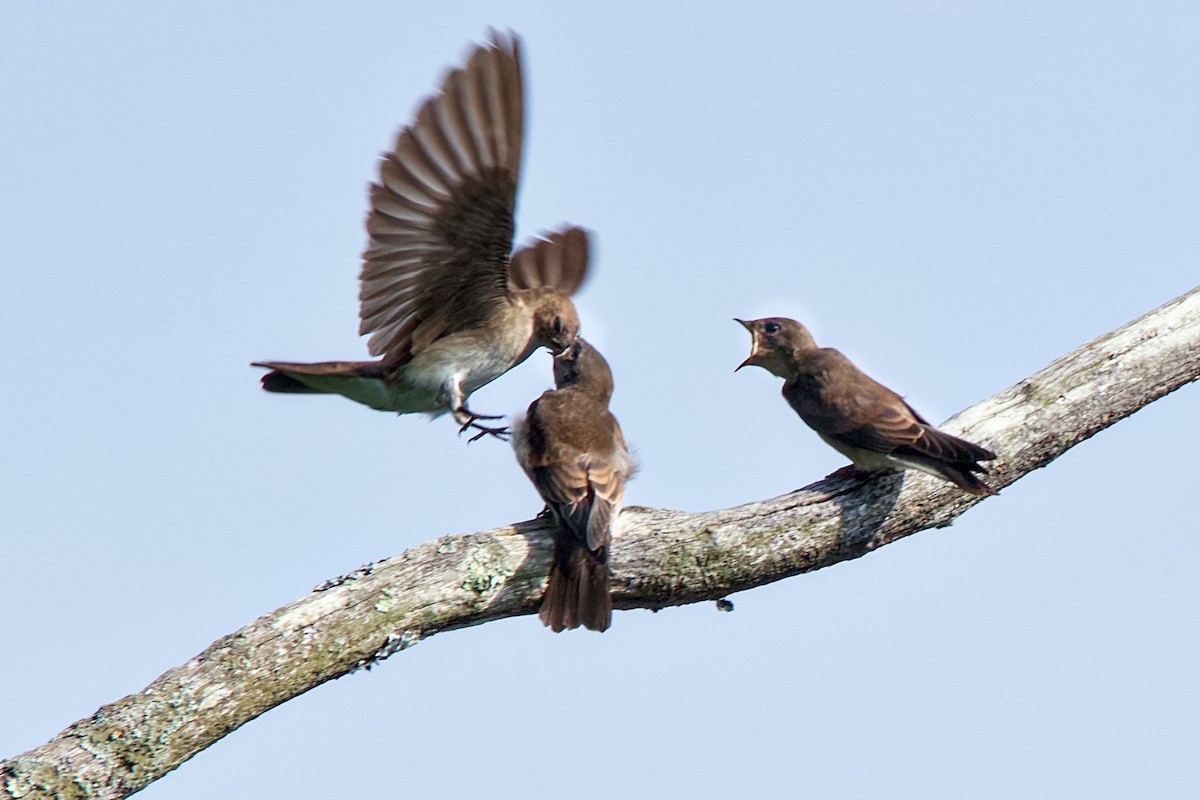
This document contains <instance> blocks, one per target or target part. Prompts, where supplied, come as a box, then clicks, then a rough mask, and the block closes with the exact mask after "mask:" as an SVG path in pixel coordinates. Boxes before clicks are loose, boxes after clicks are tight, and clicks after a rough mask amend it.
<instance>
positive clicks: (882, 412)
mask: <svg viewBox="0 0 1200 800" xmlns="http://www.w3.org/2000/svg"><path fill="white" fill-rule="evenodd" d="M734 321H735V322H739V323H741V324H742V325H743V326H744V327H745V328H746V330H748V331H750V336H751V337H752V343H751V348H750V356H749V357H748V358H747V359H746V360H745V361H743V362H742V363H741V364H740V365H738V367H737V369H735V370H734V372H736V371H737V370H739V369H741V368H742V367H747V366H756V367H762V368H763V369H765V370H767V371H768V372H770V373H771V374H772V375H776V376H778V377H780V378H783V396H784V399H786V400H787V402H788V405H790V406H791V407H792V410H793V411H795V412H796V413H797V414H799V415H800V419H802V420H804V422H805V424H807V425H808V427H810V428H812V429H813V430H814V431H816V432H817V435H818V436H820V437H821V438H822V439H823V440H824V441H825V443H826V444H828V445H829V446H830V447H832V448H833V449H834V450H837V451H838V452H839V453H841V454H842V455H844V456H847V457H848V458H849V459H850V460H851V461H852V462H854V467H855V468H856V469H858V470H860V471H863V472H876V471H879V470H885V469H915V470H920V471H921V472H926V473H928V474H930V475H934V476H936V477H939V478H942V479H943V480H947V481H949V482H950V483H953V484H954V485H955V486H957V487H959V488H960V489H962V490H963V491H966V492H969V493H970V494H973V495H981V496H982V495H992V494H996V490H995V489H993V488H992V487H991V486H989V485H987V484H986V483H984V482H983V481H982V480H981V479H980V478H979V477H978V476H977V475H976V473H986V472H987V470H986V469H984V468H983V467H982V466H980V464H979V462H980V461H991V460H993V459H994V458H996V454H995V453H993V452H992V451H991V450H988V449H986V448H983V447H980V446H979V445H977V444H972V443H971V442H968V441H965V440H963V439H959V438H958V437H955V436H951V435H950V434H948V433H943V432H942V431H940V430H938V429H937V428H935V427H933V426H932V425H930V424H929V422H928V421H926V420H925V418H924V417H922V416H921V415H920V414H918V413H917V412H916V411H915V410H913V407H912V406H910V405H909V404H908V403H906V402H905V401H904V398H902V397H901V396H900V395H898V394H896V393H895V392H893V391H892V390H891V389H889V388H887V387H886V386H884V385H883V384H881V383H878V382H876V381H875V380H873V379H872V378H871V377H870V376H868V375H867V374H866V373H865V372H863V371H862V370H860V369H859V368H858V367H856V366H855V365H854V363H853V362H852V361H850V359H848V358H846V356H844V355H842V353H841V352H840V351H838V350H835V349H833V348H832V347H817V344H816V342H815V341H814V340H813V337H812V334H811V333H809V331H808V329H807V328H805V327H804V326H803V325H801V324H800V323H799V322H796V321H795V320H793V319H787V318H786V317H770V318H764V319H756V320H751V321H749V322H746V321H745V320H740V319H735V320H734Z"/></svg>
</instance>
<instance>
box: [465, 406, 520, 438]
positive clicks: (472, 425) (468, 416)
mask: <svg viewBox="0 0 1200 800" xmlns="http://www.w3.org/2000/svg"><path fill="white" fill-rule="evenodd" d="M454 419H455V421H457V422H461V423H462V427H461V428H459V429H458V435H459V436H462V435H463V434H464V433H466V432H467V431H468V430H471V429H474V430H476V431H478V433H476V434H474V435H473V436H472V437H471V438H470V439H468V440H467V444H470V443H471V442H477V441H479V440H480V439H482V438H483V437H485V436H495V437H496V438H497V439H499V440H500V441H502V442H507V441H508V437H509V436H511V435H512V431H511V430H509V429H508V426H500V427H494V426H491V425H481V424H480V423H479V420H481V419H485V420H486V419H504V417H502V416H499V415H495V414H476V413H475V412H473V411H470V410H468V409H467V408H466V407H465V406H464V407H463V408H460V409H456V410H455V412H454Z"/></svg>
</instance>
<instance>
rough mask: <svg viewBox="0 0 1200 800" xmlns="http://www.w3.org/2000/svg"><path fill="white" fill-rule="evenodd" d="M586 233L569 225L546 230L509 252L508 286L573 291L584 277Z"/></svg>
mask: <svg viewBox="0 0 1200 800" xmlns="http://www.w3.org/2000/svg"><path fill="white" fill-rule="evenodd" d="M588 249H589V244H588V232H587V231H586V230H584V229H583V228H580V227H577V226H571V227H568V228H565V229H563V230H561V231H555V232H554V233H549V234H546V235H544V236H542V237H541V238H539V239H537V240H536V241H535V242H534V243H533V244H531V245H527V246H526V247H522V248H521V249H520V250H518V251H517V252H516V253H514V254H513V257H512V261H511V262H510V263H509V265H508V288H509V290H510V291H519V290H521V289H542V288H547V289H557V290H558V291H560V292H562V293H563V294H567V295H570V294H574V293H575V291H576V290H577V289H578V288H579V286H580V284H582V283H583V279H584V278H585V277H586V276H587V268H588Z"/></svg>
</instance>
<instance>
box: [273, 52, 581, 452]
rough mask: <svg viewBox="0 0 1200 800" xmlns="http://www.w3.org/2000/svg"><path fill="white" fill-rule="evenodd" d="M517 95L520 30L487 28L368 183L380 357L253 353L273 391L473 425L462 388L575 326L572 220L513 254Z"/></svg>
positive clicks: (368, 288)
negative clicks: (300, 358)
mask: <svg viewBox="0 0 1200 800" xmlns="http://www.w3.org/2000/svg"><path fill="white" fill-rule="evenodd" d="M523 107H524V101H523V89H522V80H521V48H520V41H519V39H518V37H517V36H516V35H515V34H512V33H509V34H508V35H507V36H505V35H502V34H500V33H497V32H495V31H493V32H492V34H491V36H490V41H489V42H488V43H487V44H485V45H480V46H476V47H474V48H473V50H472V52H471V53H470V55H469V57H468V58H467V59H466V63H465V65H464V66H462V67H460V68H457V69H453V70H451V71H450V72H449V73H447V74H446V76H445V78H444V79H443V80H442V84H441V89H440V91H439V92H438V93H437V94H435V95H433V96H432V97H429V98H427V99H426V100H425V101H424V102H423V104H422V105H421V107H420V108H419V110H418V111H417V113H416V116H415V119H414V121H413V122H412V123H411V124H409V125H408V126H407V127H404V128H402V129H401V130H400V132H399V133H398V134H397V135H396V139H395V145H394V147H393V148H392V149H391V150H390V151H388V152H386V153H384V154H383V155H382V157H381V159H380V162H379V175H378V180H377V181H376V182H373V183H372V184H371V186H370V190H369V197H370V210H369V212H368V214H367V219H366V229H367V234H368V242H367V246H366V249H365V250H364V251H363V254H362V262H363V263H362V271H361V273H360V276H359V279H360V291H359V301H360V308H359V318H360V324H359V334H360V335H365V334H368V333H369V334H372V335H371V338H370V340H369V341H368V351H369V352H370V354H371V355H372V356H379V357H380V358H379V359H378V360H375V361H332V362H323V363H316V364H309V363H296V362H286V361H257V362H254V364H253V366H257V367H266V368H267V369H269V370H270V371H269V372H268V373H266V374H265V375H264V376H263V377H262V388H263V389H265V390H266V391H268V392H284V393H302V394H339V395H342V396H344V397H347V398H349V399H351V400H354V401H355V402H358V403H362V404H363V405H366V406H369V407H371V408H373V409H377V410H379V411H394V412H397V413H399V414H411V413H420V412H424V413H427V414H430V415H432V416H435V417H436V416H440V415H442V414H445V413H447V412H449V413H451V414H452V415H453V417H454V420H455V422H457V423H458V424H459V425H460V426H461V427H460V428H459V432H460V433H462V432H464V431H466V430H467V429H468V428H473V429H476V430H477V431H478V433H476V434H475V435H474V436H473V437H472V439H471V441H475V440H476V439H478V438H480V437H482V436H485V435H488V434H491V435H494V436H497V437H499V438H504V437H505V436H506V435H507V434H508V433H509V431H508V429H507V428H504V427H492V426H489V425H484V424H482V423H481V422H480V420H496V419H500V418H501V417H500V416H495V415H485V414H477V413H475V412H474V411H472V410H471V409H470V408H468V406H467V399H468V398H469V397H470V395H471V393H472V392H474V391H476V390H477V389H479V388H480V387H481V386H484V385H485V384H487V383H490V382H491V381H493V380H495V379H496V378H498V377H500V376H501V375H503V374H504V373H505V372H507V371H508V370H510V369H512V368H513V367H515V366H516V365H518V364H520V363H521V362H523V361H525V359H527V358H528V357H529V356H530V355H531V354H532V353H533V352H534V351H536V350H537V349H538V348H540V347H544V348H546V349H548V350H549V351H550V352H551V353H561V352H563V351H564V350H565V349H566V348H567V347H568V346H569V345H570V344H571V343H572V342H573V341H574V339H575V337H576V336H577V335H578V333H579V315H578V313H577V312H576V310H575V306H574V304H573V303H572V302H571V295H572V294H574V292H575V291H576V290H577V289H578V288H579V286H580V285H581V284H582V283H583V280H584V277H585V276H586V274H587V268H588V258H589V250H590V244H589V233H588V231H587V230H585V229H583V228H581V227H578V226H574V225H568V226H565V227H563V228H562V229H561V230H556V231H553V232H550V233H547V234H543V235H542V236H540V237H538V238H536V239H535V240H534V241H533V242H531V243H530V244H529V245H527V246H524V247H522V248H520V249H518V250H517V251H516V252H512V249H513V229H514V220H513V212H514V207H515V203H516V193H517V185H518V178H519V173H520V166H521V149H522V135H523V124H524V111H523Z"/></svg>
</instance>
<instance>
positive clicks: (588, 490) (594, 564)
mask: <svg viewBox="0 0 1200 800" xmlns="http://www.w3.org/2000/svg"><path fill="white" fill-rule="evenodd" d="M554 386H555V388H554V389H552V390H548V391H546V392H543V393H542V395H541V397H539V398H537V399H536V400H534V401H533V402H532V403H531V404H530V405H529V409H528V411H527V412H526V413H525V414H524V415H523V416H521V417H519V418H518V419H516V420H514V422H513V438H512V447H513V451H514V453H515V454H516V457H517V463H519V464H520V465H521V468H522V469H523V470H524V471H525V474H526V475H527V476H528V477H529V480H530V481H531V482H532V483H533V485H534V488H536V489H537V491H538V494H539V495H541V497H542V500H544V501H545V503H546V508H545V511H543V514H547V515H549V516H550V517H551V518H552V519H553V520H554V523H555V529H554V560H553V562H552V563H551V566H550V577H549V580H548V582H547V584H546V591H545V593H544V594H543V595H542V602H541V608H540V610H539V612H538V617H539V619H541V621H542V624H544V625H545V626H546V627H548V628H550V629H551V630H553V631H554V632H555V633H558V632H560V631H563V630H567V629H571V628H578V627H579V626H580V625H582V626H583V627H585V628H588V629H590V630H593V631H605V630H607V629H608V627H609V625H610V624H611V622H612V598H611V596H610V594H609V571H608V548H609V543H610V542H611V541H612V525H613V521H614V520H615V519H616V517H617V513H618V511H619V510H620V506H621V497H622V495H623V494H624V491H625V482H626V481H627V480H629V478H630V477H632V475H633V473H634V471H635V470H636V467H635V464H634V460H633V457H632V456H631V455H630V453H629V448H628V446H626V444H625V437H624V436H623V435H622V433H621V426H620V425H619V424H618V423H617V420H616V417H614V416H613V415H612V413H611V412H610V411H609V410H608V403H609V400H610V399H611V398H612V393H613V379H612V371H611V370H610V369H609V366H608V362H606V361H605V360H604V357H603V356H602V355H600V353H599V352H598V351H597V350H596V348H594V347H592V346H591V345H590V344H589V343H588V342H587V341H586V340H584V339H582V338H578V339H576V340H575V342H574V344H572V345H571V346H570V347H569V348H567V350H566V351H565V352H563V353H560V354H559V355H557V356H555V357H554Z"/></svg>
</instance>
